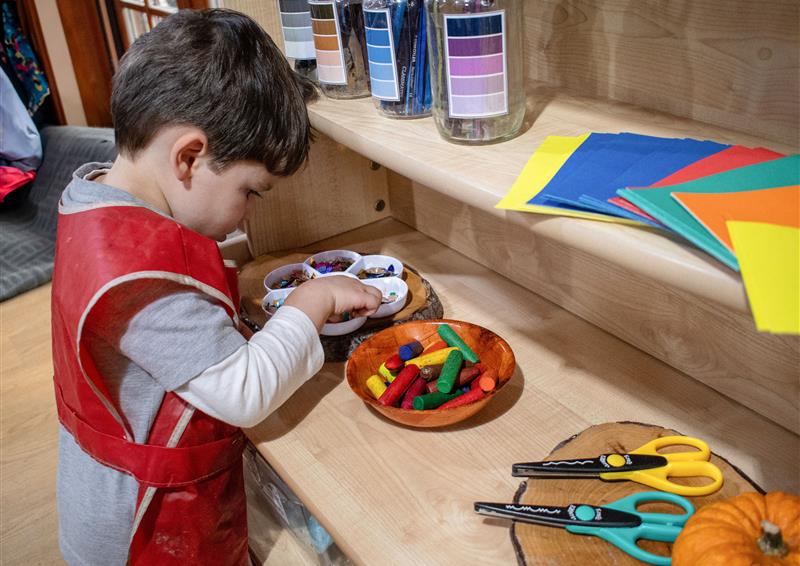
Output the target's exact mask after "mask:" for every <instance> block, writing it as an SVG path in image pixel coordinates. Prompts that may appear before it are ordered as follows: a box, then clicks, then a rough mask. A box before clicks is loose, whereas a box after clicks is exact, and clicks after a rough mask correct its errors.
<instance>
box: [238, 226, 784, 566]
mask: <svg viewBox="0 0 800 566" xmlns="http://www.w3.org/2000/svg"><path fill="white" fill-rule="evenodd" d="M320 246H322V247H323V248H326V249H334V248H350V249H360V250H365V251H369V252H375V253H387V254H390V255H392V256H395V257H398V258H400V259H402V260H404V261H407V262H408V263H413V264H414V265H415V266H417V267H418V268H419V270H420V272H421V273H422V274H423V275H424V276H425V277H426V278H427V279H428V280H429V281H430V282H431V284H432V285H433V287H434V289H436V291H437V292H438V293H439V295H440V296H441V297H442V300H443V303H444V307H445V315H446V316H448V317H451V318H456V319H461V320H469V321H471V322H474V323H476V324H480V325H482V326H485V327H487V328H490V329H492V330H493V331H495V332H497V333H498V334H499V335H500V336H502V337H503V338H504V339H505V340H507V341H508V343H509V344H510V345H511V347H512V348H513V350H514V353H515V356H516V359H517V367H518V372H517V373H516V374H515V376H514V377H513V378H512V381H511V382H510V383H509V384H508V385H507V386H506V388H505V389H504V390H503V391H502V392H501V394H500V395H498V397H497V398H496V399H495V400H494V401H493V402H492V403H491V404H490V405H489V406H487V407H486V409H485V410H484V411H483V412H481V413H479V414H478V415H476V416H475V417H474V418H472V419H470V420H468V421H465V422H464V423H463V424H462V425H457V426H454V427H450V428H447V429H443V430H415V429H410V428H406V427H401V426H397V425H395V424H394V423H392V422H390V421H388V420H386V419H384V418H382V417H381V416H380V415H378V414H376V413H374V412H372V411H371V410H370V409H369V408H368V407H366V406H365V405H364V403H363V402H361V400H360V399H359V398H358V397H356V395H355V394H354V393H353V392H352V391H351V390H350V389H349V387H348V385H347V382H346V381H345V380H344V367H343V364H327V365H326V366H325V367H324V369H323V370H322V372H320V374H319V375H318V376H316V377H315V378H313V379H311V380H310V381H309V382H308V383H306V384H305V385H304V386H303V387H301V388H300V389H299V390H298V392H297V393H295V394H294V395H293V396H292V398H291V399H289V400H288V401H287V402H286V403H285V404H284V405H283V406H281V407H280V408H279V409H278V410H277V411H276V412H275V413H273V414H272V415H271V416H270V417H269V418H268V419H267V420H265V421H264V422H263V423H261V424H260V425H258V426H257V427H255V428H253V429H250V430H249V431H248V436H249V437H250V438H251V439H252V440H253V442H254V443H255V444H256V445H257V447H258V449H259V451H260V452H261V453H262V454H263V455H264V457H265V458H266V459H267V460H268V461H269V462H270V464H271V465H272V466H273V467H274V468H275V469H276V470H277V471H278V473H279V474H280V475H281V477H282V478H284V479H285V480H286V482H287V483H288V484H289V486H290V487H291V489H292V490H293V491H294V492H295V493H296V494H297V495H298V496H299V497H300V498H301V499H302V501H303V503H304V504H305V505H306V506H307V507H308V508H309V510H310V511H311V512H312V513H313V514H314V515H315V516H316V518H317V519H319V521H320V522H321V523H322V524H323V525H324V526H325V528H326V529H328V531H329V532H330V533H331V535H332V536H333V538H334V539H335V540H336V542H337V544H338V545H339V546H340V548H342V550H343V551H344V552H345V553H346V554H347V555H348V556H349V557H350V558H351V559H352V560H353V561H354V562H355V563H356V564H395V565H405V564H409V565H411V564H419V563H420V562H422V563H425V564H441V565H447V564H472V563H475V562H476V561H478V560H479V559H478V557H480V561H482V562H484V563H487V564H489V563H491V564H514V563H515V558H514V551H513V548H512V544H511V541H510V540H509V534H508V532H509V531H508V523H501V522H492V521H487V520H485V519H483V518H481V517H479V516H477V515H475V514H474V513H473V511H472V503H473V502H474V501H479V500H484V501H487V500H492V501H502V500H509V501H510V500H511V498H512V497H513V495H514V492H515V491H516V489H517V487H518V485H519V479H518V478H513V477H511V464H512V463H514V462H518V461H526V460H528V461H530V460H536V459H540V458H543V457H544V456H545V455H546V454H548V452H549V451H550V450H551V449H552V448H553V447H555V446H556V445H557V444H558V443H559V442H561V441H563V440H565V439H567V438H569V437H570V436H571V435H573V434H575V433H578V432H580V431H581V430H583V429H584V428H586V427H588V426H589V425H592V424H597V423H601V422H608V421H624V420H631V421H639V422H647V423H651V424H657V425H660V426H665V427H670V428H673V429H675V430H677V431H679V432H681V433H682V434H690V435H693V436H697V437H699V438H702V439H704V440H706V441H707V442H708V443H709V444H710V446H711V447H712V449H713V450H714V451H715V452H716V453H717V454H719V455H721V456H724V457H726V458H728V459H729V461H730V462H731V463H732V464H734V465H736V466H739V467H740V468H741V469H742V471H744V472H745V473H746V474H748V475H749V476H750V477H751V478H752V479H753V480H754V481H756V482H757V483H759V484H760V485H761V486H762V487H763V488H765V489H768V490H774V489H783V490H789V491H793V492H797V491H798V490H799V489H800V483H798V481H799V480H798V476H797V470H798V466H800V459H799V458H800V438H798V436H797V435H796V434H793V433H791V432H789V431H787V430H786V429H784V428H782V427H780V426H779V425H777V424H775V423H773V422H771V421H769V420H767V419H766V418H764V417H762V416H760V415H757V414H756V413H754V412H753V411H750V410H749V409H747V408H745V407H743V406H742V405H740V404H738V403H736V402H734V401H731V400H730V399H728V398H726V397H725V396H723V395H721V394H719V393H717V392H716V391H714V390H712V389H711V388H709V387H706V386H705V385H702V384H701V383H699V382H697V381H695V380H693V379H691V378H690V377H688V376H686V375H685V374H682V373H681V372H679V371H677V370H675V369H674V368H671V367H669V366H667V365H665V364H662V363H660V362H659V361H658V360H656V359H654V358H653V357H651V356H649V355H647V354H645V353H643V352H642V351H641V350H638V349H636V348H634V347H632V346H631V345H630V344H628V343H626V342H624V341H622V340H619V339H617V338H615V337H613V336H611V335H610V334H608V333H606V332H604V331H603V330H600V329H599V328H597V327H596V326H594V325H592V324H589V323H587V322H586V321H584V320H581V319H580V318H578V317H577V316H575V315H573V314H572V313H570V312H568V311H566V310H564V309H562V308H560V307H558V306H556V305H554V304H553V303H551V302H549V301H547V300H545V299H543V298H542V297H540V296H538V295H536V294H534V293H532V292H530V291H527V290H526V289H524V288H522V287H520V286H519V285H515V284H514V283H512V282H511V281H509V280H508V279H506V278H504V277H501V276H499V275H498V274H496V273H495V272H493V271H492V270H490V269H488V268H485V267H483V266H481V265H479V264H478V263H476V262H475V261H472V260H470V259H468V258H466V257H464V256H463V255H461V254H458V253H456V252H455V251H453V250H452V249H450V248H448V247H446V246H444V245H442V244H440V243H439V242H436V241H434V240H432V239H431V238H429V237H427V236H425V235H423V234H421V233H419V232H417V231H415V230H413V229H411V228H409V227H408V226H406V225H404V224H401V223H399V222H397V221H395V220H392V219H387V220H382V221H380V222H377V223H373V224H370V225H368V226H365V227H363V228H359V229H357V230H354V231H351V232H348V233H346V234H342V235H340V236H337V237H335V238H331V239H328V240H324V241H322V242H320ZM598 485H599V482H598ZM568 497H569V494H565V498H568ZM543 503H550V504H553V505H557V504H565V503H568V502H567V501H547V502H543ZM432 533H433V534H432Z"/></svg>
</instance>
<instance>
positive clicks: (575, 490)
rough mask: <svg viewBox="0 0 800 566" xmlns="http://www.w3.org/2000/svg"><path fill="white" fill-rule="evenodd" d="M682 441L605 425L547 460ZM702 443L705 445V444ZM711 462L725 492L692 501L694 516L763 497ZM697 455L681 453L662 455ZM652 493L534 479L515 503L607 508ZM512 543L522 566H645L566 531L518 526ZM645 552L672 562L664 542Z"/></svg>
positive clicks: (645, 429)
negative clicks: (739, 499) (748, 495)
mask: <svg viewBox="0 0 800 566" xmlns="http://www.w3.org/2000/svg"><path fill="white" fill-rule="evenodd" d="M673 435H677V436H680V435H681V433H680V432H676V431H674V430H669V429H665V428H662V427H657V426H652V425H645V424H640V423H630V422H628V423H603V424H599V425H595V426H592V427H590V428H588V429H586V430H584V431H582V432H580V433H578V434H577V435H576V436H575V437H573V438H570V439H569V440H568V441H566V442H563V443H561V444H560V445H559V446H557V447H556V449H554V450H553V451H552V452H551V453H550V454H548V455H547V457H546V458H543V459H544V460H567V459H572V458H582V457H595V456H598V455H600V454H610V453H617V454H625V453H627V452H630V451H631V450H635V449H636V448H639V447H640V446H642V445H643V444H645V443H647V442H650V441H651V440H654V439H656V438H659V437H662V436H673ZM701 440H702V439H701ZM711 449H712V455H711V462H712V463H713V464H715V465H716V466H717V467H718V468H719V469H720V470H721V471H722V475H723V477H724V479H725V483H724V484H723V485H722V488H721V489H720V490H719V491H717V492H716V493H712V494H711V495H707V496H704V497H691V498H687V499H689V500H690V501H691V503H692V505H694V507H695V510H697V509H699V508H700V507H702V506H703V505H708V504H710V503H715V502H717V501H721V500H723V499H727V498H729V497H733V496H735V495H739V494H740V493H744V492H746V491H758V490H759V489H760V488H759V487H758V486H757V485H754V484H753V483H752V482H751V481H750V480H749V479H748V478H747V477H745V476H744V475H743V474H742V473H741V472H740V471H739V470H737V469H736V468H734V467H733V466H732V465H731V464H730V463H729V462H728V461H727V460H724V459H723V458H720V457H719V456H718V455H717V454H715V453H713V449H714V447H713V446H711ZM686 450H692V449H690V448H686V447H676V448H672V449H670V450H664V451H663V452H665V453H666V452H675V451H686ZM677 481H678V482H681V483H684V484H686V485H703V482H704V480H702V479H698V478H681V479H678V480H677ZM645 491H653V489H652V488H649V487H647V486H643V485H640V484H637V483H633V482H629V481H621V482H604V481H601V480H599V479H549V480H548V479H540V478H531V479H529V480H527V481H525V482H523V486H520V489H519V490H518V491H517V494H516V496H515V498H514V502H515V503H519V504H522V505H534V504H535V505H553V506H564V505H569V504H571V503H579V504H580V503H586V504H589V505H604V504H607V503H612V502H614V501H616V500H618V499H621V498H623V497H627V496H628V495H632V494H634V493H641V492H645ZM640 510H641V511H645V512H651V513H676V512H680V510H679V509H676V508H675V507H674V506H671V505H665V504H660V503H658V504H656V503H654V504H647V505H644V506H642V507H641V508H640ZM511 537H512V539H513V540H514V543H515V546H517V547H518V550H519V554H518V555H517V558H518V559H519V563H520V564H521V565H527V566H535V565H539V564H541V565H545V564H596V565H597V566H603V565H612V564H620V565H630V566H634V565H637V564H641V562H639V561H638V560H635V559H634V558H631V557H630V556H628V555H627V554H625V553H624V552H622V551H621V550H619V549H617V548H616V547H614V546H611V545H610V544H609V543H607V542H605V541H603V540H601V539H599V538H597V537H592V536H579V535H574V534H570V533H568V532H567V531H566V530H564V529H559V528H549V527H542V526H537V525H530V524H525V523H519V522H515V523H514V524H513V525H512V527H511ZM639 546H641V547H642V548H643V549H645V550H646V551H648V552H652V553H654V554H659V555H662V556H669V555H670V552H671V548H672V545H671V544H667V543H663V542H653V541H641V542H640V543H639Z"/></svg>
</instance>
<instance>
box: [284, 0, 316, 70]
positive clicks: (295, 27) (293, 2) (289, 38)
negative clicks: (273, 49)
mask: <svg viewBox="0 0 800 566" xmlns="http://www.w3.org/2000/svg"><path fill="white" fill-rule="evenodd" d="M277 2H278V15H279V16H280V24H281V33H282V35H283V53H284V54H285V55H286V57H287V58H288V59H291V60H293V61H294V70H295V71H297V73H299V74H301V75H303V76H304V77H307V78H309V79H311V80H312V81H314V82H315V83H318V82H319V81H318V79H317V53H316V50H315V49H314V35H313V32H312V28H311V11H310V10H309V8H308V0H277Z"/></svg>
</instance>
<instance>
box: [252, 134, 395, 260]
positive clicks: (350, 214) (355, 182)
mask: <svg viewBox="0 0 800 566" xmlns="http://www.w3.org/2000/svg"><path fill="white" fill-rule="evenodd" d="M378 201H383V203H384V208H383V209H382V210H376V206H375V205H376V203H377V202H378ZM388 203H389V192H388V187H387V183H386V169H384V168H382V167H381V168H380V169H377V170H374V169H372V167H371V162H370V161H369V160H368V159H367V158H365V157H362V156H360V155H359V154H357V153H355V152H353V151H351V150H349V149H347V148H346V147H344V146H343V145H340V144H337V143H336V142H334V141H332V140H330V139H329V138H326V137H324V136H318V138H317V141H315V142H314V144H313V145H312V146H311V154H310V156H309V160H308V164H307V166H306V167H305V168H304V169H303V170H301V171H300V172H298V173H296V174H295V175H293V176H292V177H288V178H286V179H281V180H279V181H278V182H277V183H275V186H274V188H273V189H272V190H271V191H269V192H268V193H266V194H265V195H264V198H263V199H262V200H257V202H255V203H254V208H253V210H252V211H251V214H250V217H249V219H248V220H247V222H246V225H245V232H247V234H248V242H249V247H250V253H251V254H252V255H253V257H258V256H259V255H261V254H265V253H268V252H272V251H275V250H283V249H287V248H294V247H298V246H305V245H308V244H311V243H313V242H316V241H317V240H321V239H323V238H329V237H331V236H335V235H336V234H341V233H342V232H347V231H348V230H352V229H354V228H357V227H359V226H363V225H364V224H369V223H370V222H375V221H376V220H380V219H382V218H386V217H387V216H389V215H390V210H389V206H388Z"/></svg>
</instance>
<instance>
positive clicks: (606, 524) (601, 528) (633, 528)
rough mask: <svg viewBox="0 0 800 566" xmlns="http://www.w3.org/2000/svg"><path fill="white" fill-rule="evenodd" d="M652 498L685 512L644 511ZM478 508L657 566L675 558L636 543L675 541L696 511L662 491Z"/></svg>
mask: <svg viewBox="0 0 800 566" xmlns="http://www.w3.org/2000/svg"><path fill="white" fill-rule="evenodd" d="M653 501H658V502H666V503H672V504H674V505H677V506H678V507H681V508H682V509H683V511H684V512H683V513H681V514H672V513H642V512H639V511H637V510H636V507H637V506H638V505H642V504H644V503H649V502H653ZM475 512H476V513H479V514H480V515H487V516H489V517H501V518H503V519H512V520H514V521H522V522H525V523H533V524H536V525H545V526H548V527H564V528H565V529H566V530H567V531H568V532H570V533H574V534H578V535H592V536H596V537H599V538H601V539H603V540H605V541H607V542H610V543H611V544H613V545H614V546H616V547H617V548H619V549H620V550H622V551H623V552H625V553H627V554H629V555H630V556H632V557H634V558H636V559H637V560H641V561H642V562H646V563H648V564H656V565H657V566H669V565H670V564H671V563H672V560H671V559H670V558H669V557H667V556H660V555H658V554H653V553H652V552H647V551H646V550H644V549H642V548H641V547H639V546H637V544H636V541H637V540H641V539H646V540H654V541H659V542H675V539H676V538H677V537H678V535H679V534H680V532H681V529H683V526H684V525H685V524H686V521H688V520H689V517H691V516H692V514H694V507H693V506H692V504H691V503H690V502H689V500H688V499H686V498H684V497H681V496H680V495H675V494H674V493H664V492H661V491H646V492H642V493H634V494H633V495H629V496H627V497H623V498H622V499H618V500H617V501H614V502H613V503H609V504H607V505H603V506H602V507H597V506H595V505H586V504H583V503H573V504H571V505H568V506H566V507H551V506H546V505H519V504H512V503H482V502H478V503H475Z"/></svg>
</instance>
